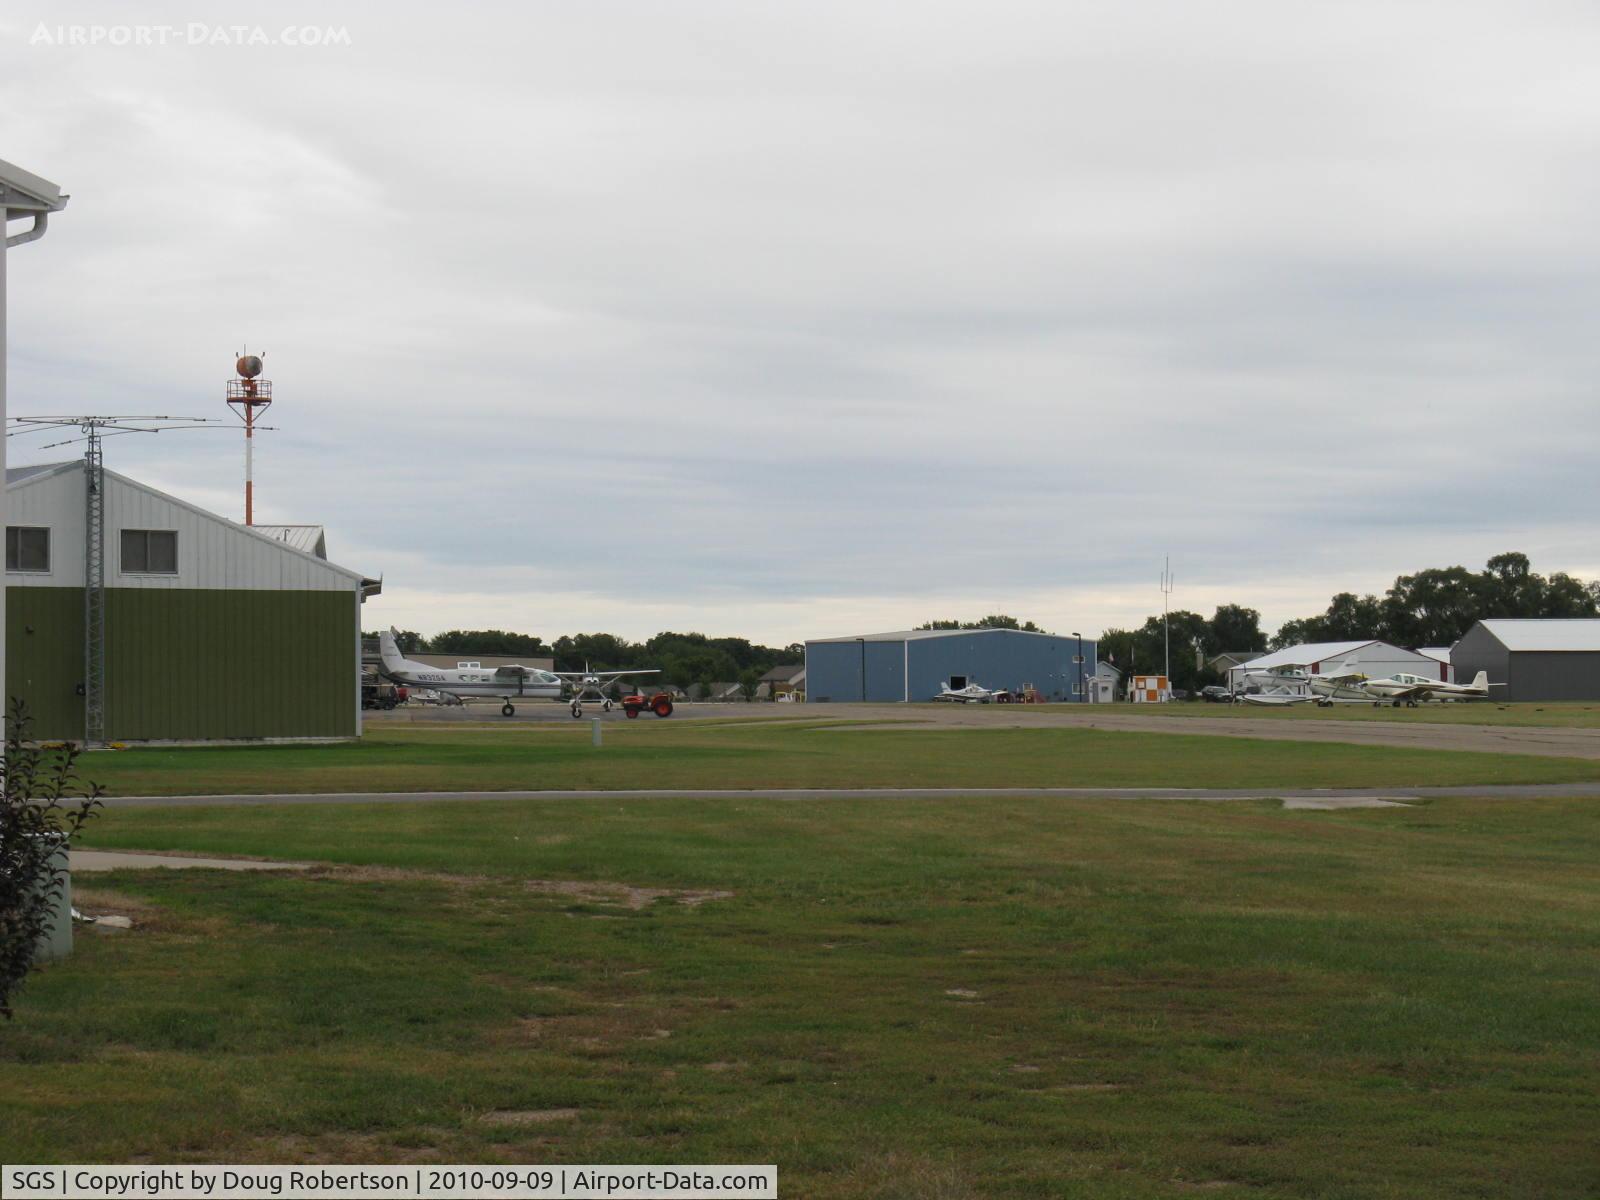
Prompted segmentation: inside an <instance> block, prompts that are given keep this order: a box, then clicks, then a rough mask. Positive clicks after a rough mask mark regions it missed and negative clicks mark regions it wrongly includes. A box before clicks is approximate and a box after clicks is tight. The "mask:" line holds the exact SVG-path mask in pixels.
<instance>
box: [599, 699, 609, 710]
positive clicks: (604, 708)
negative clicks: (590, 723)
mask: <svg viewBox="0 0 1600 1200" xmlns="http://www.w3.org/2000/svg"><path fill="white" fill-rule="evenodd" d="M600 711H601V712H610V711H611V701H609V700H607V701H606V702H605V704H603V705H602V706H601V709H600Z"/></svg>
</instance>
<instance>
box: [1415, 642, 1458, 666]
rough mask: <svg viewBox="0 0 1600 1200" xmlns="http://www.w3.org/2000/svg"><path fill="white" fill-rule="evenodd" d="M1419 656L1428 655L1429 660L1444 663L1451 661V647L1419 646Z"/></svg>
mask: <svg viewBox="0 0 1600 1200" xmlns="http://www.w3.org/2000/svg"><path fill="white" fill-rule="evenodd" d="M1417 653H1418V654H1426V655H1427V656H1428V657H1429V658H1436V659H1438V660H1439V661H1440V662H1442V663H1447V662H1449V661H1450V647H1449V646H1418V647H1417Z"/></svg>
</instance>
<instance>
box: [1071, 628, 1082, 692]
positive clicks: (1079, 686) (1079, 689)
mask: <svg viewBox="0 0 1600 1200" xmlns="http://www.w3.org/2000/svg"><path fill="white" fill-rule="evenodd" d="M1072 636H1073V637H1075V638H1077V639H1078V653H1077V654H1076V655H1074V656H1073V659H1072V661H1073V662H1075V663H1077V664H1078V681H1077V683H1075V684H1073V686H1072V694H1073V695H1074V696H1077V697H1078V698H1079V700H1078V702H1079V703H1080V704H1081V703H1083V634H1081V633H1079V632H1078V631H1077V630H1076V629H1074V630H1073V631H1072Z"/></svg>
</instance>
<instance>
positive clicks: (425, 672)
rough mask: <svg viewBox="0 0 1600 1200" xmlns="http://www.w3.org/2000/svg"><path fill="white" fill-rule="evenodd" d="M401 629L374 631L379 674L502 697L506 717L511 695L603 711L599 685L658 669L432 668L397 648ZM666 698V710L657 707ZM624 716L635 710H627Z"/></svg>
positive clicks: (579, 712) (448, 691) (453, 692)
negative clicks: (380, 666) (380, 664)
mask: <svg viewBox="0 0 1600 1200" xmlns="http://www.w3.org/2000/svg"><path fill="white" fill-rule="evenodd" d="M399 638H400V634H399V631H398V630H396V629H392V628H391V629H388V630H386V631H384V632H383V633H380V634H379V635H378V656H379V657H380V658H381V659H382V660H383V673H384V674H385V675H387V676H388V677H389V678H390V679H392V680H394V682H396V683H400V684H404V685H405V686H407V687H416V688H432V689H433V690H434V691H436V692H442V693H443V694H444V695H447V696H453V697H455V698H456V699H459V700H465V699H466V698H467V697H469V696H486V697H493V698H495V699H498V700H500V701H501V705H500V715H501V716H504V717H509V716H511V715H512V714H513V713H515V712H516V711H517V709H516V705H515V704H513V703H512V701H513V700H520V699H523V698H525V697H526V698H528V699H533V700H562V701H565V702H566V703H567V705H568V707H569V708H571V710H572V715H573V716H574V717H581V716H583V705H584V701H586V700H588V701H593V702H595V703H598V704H599V705H600V706H601V707H602V709H603V710H604V711H606V712H610V711H611V706H612V701H611V699H610V698H609V697H608V696H606V695H605V693H604V691H603V690H602V689H603V688H605V687H606V686H608V685H609V684H611V683H612V682H614V681H615V680H618V679H626V678H630V677H632V676H634V675H659V674H660V673H661V672H660V671H654V670H651V671H590V670H588V669H587V667H586V668H585V669H584V670H582V671H546V670H544V669H543V668H542V667H524V666H516V665H510V666H504V667H494V668H489V667H433V666H429V665H428V664H427V663H420V662H416V661H415V660H413V659H409V658H407V657H405V655H403V654H401V653H400V641H399ZM663 700H665V705H664V707H665V711H662V709H663V704H662V703H661V702H662V701H663ZM644 707H648V708H650V709H651V711H653V712H654V713H655V714H656V715H657V716H661V717H665V716H668V715H669V714H670V713H671V712H672V702H671V700H670V699H667V698H666V697H664V696H657V697H655V698H653V699H652V700H651V702H650V703H649V704H647V705H644ZM628 715H629V716H630V717H631V716H634V715H636V714H635V713H633V712H631V711H630V712H629V713H628Z"/></svg>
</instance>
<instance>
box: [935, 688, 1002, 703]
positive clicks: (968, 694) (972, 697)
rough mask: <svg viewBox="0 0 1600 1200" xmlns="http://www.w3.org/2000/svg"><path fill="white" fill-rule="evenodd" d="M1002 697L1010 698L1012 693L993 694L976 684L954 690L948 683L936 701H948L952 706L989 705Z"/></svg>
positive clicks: (936, 697)
mask: <svg viewBox="0 0 1600 1200" xmlns="http://www.w3.org/2000/svg"><path fill="white" fill-rule="evenodd" d="M1000 696H1006V697H1007V698H1009V696H1010V693H1009V692H1003V691H1000V692H991V691H990V690H989V689H988V688H986V687H981V686H979V685H978V684H976V683H969V684H967V686H966V687H961V688H954V689H952V688H951V686H950V685H949V684H948V683H947V684H945V685H944V689H943V690H942V691H941V692H940V693H939V694H938V695H937V696H935V697H934V699H935V700H946V701H949V702H950V703H952V704H988V703H989V702H990V701H992V700H994V699H996V698H998V697H1000Z"/></svg>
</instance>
